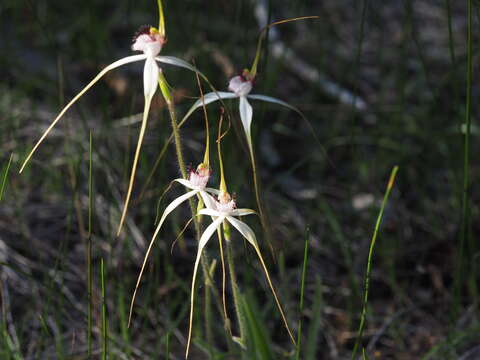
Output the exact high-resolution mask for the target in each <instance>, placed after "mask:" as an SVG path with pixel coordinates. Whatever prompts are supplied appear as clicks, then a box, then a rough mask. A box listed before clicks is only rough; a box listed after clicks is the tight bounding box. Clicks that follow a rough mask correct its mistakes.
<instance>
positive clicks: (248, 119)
mask: <svg viewBox="0 0 480 360" xmlns="http://www.w3.org/2000/svg"><path fill="white" fill-rule="evenodd" d="M252 117H253V110H252V106H251V105H250V104H249V103H248V100H247V98H246V97H245V96H242V97H240V119H241V120H242V125H243V130H244V131H245V136H246V137H247V142H248V147H249V148H250V151H251V152H252V151H253V149H252V135H251V132H250V127H251V125H252Z"/></svg>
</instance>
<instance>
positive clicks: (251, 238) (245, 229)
mask: <svg viewBox="0 0 480 360" xmlns="http://www.w3.org/2000/svg"><path fill="white" fill-rule="evenodd" d="M226 219H227V220H228V222H229V223H230V224H232V225H233V226H234V227H235V228H236V229H237V230H238V231H239V232H240V234H242V236H243V237H244V238H245V239H246V240H247V241H248V242H249V243H250V244H251V245H252V246H253V248H254V249H255V252H256V253H257V256H258V259H259V260H260V263H261V264H262V268H263V271H264V273H265V277H266V278H267V282H268V285H269V286H270V289H271V290H272V293H273V297H274V298H275V302H276V303H277V308H278V310H279V311H280V315H281V316H282V320H283V323H284V324H285V328H286V329H287V331H288V335H289V336H290V339H291V340H292V343H293V344H294V345H296V342H295V338H294V337H293V334H292V331H291V330H290V327H289V326H288V322H287V318H286V316H285V313H284V312H283V308H282V305H281V304H280V301H279V300H278V296H277V293H276V292H275V288H274V287H273V283H272V280H271V279H270V274H269V273H268V269H267V266H266V265H265V262H264V261H263V256H262V253H261V252H260V248H259V246H258V243H257V239H256V237H255V233H254V232H253V230H252V229H251V228H250V227H249V226H248V225H247V224H245V223H244V222H241V221H239V220H237V219H235V218H234V217H232V216H227V217H226Z"/></svg>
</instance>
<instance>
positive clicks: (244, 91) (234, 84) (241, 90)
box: [228, 75, 253, 97]
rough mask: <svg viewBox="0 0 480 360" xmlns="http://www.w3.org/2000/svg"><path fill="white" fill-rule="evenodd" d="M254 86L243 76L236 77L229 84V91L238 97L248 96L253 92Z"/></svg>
mask: <svg viewBox="0 0 480 360" xmlns="http://www.w3.org/2000/svg"><path fill="white" fill-rule="evenodd" d="M252 87H253V84H252V82H251V81H250V80H247V79H246V78H245V77H243V76H242V75H238V76H235V77H233V78H231V79H230V82H229V83H228V90H230V91H232V92H234V93H235V94H236V95H237V96H238V97H241V96H247V95H248V94H250V91H252Z"/></svg>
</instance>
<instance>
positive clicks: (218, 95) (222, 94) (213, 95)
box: [180, 91, 238, 123]
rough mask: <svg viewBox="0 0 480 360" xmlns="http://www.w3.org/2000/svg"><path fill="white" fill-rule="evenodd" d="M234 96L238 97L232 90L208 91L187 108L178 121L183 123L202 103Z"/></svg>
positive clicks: (206, 103)
mask: <svg viewBox="0 0 480 360" xmlns="http://www.w3.org/2000/svg"><path fill="white" fill-rule="evenodd" d="M236 97H238V96H237V95H236V94H234V93H232V92H226V91H217V92H210V93H208V94H205V95H204V96H203V100H202V99H199V100H197V101H196V102H195V103H194V104H193V105H192V107H191V108H190V109H189V110H188V112H187V113H186V114H185V116H184V117H183V119H182V121H181V122H180V123H184V122H185V121H186V120H187V119H188V118H189V117H190V115H192V114H193V112H194V111H195V110H197V109H198V108H199V107H201V106H203V105H205V106H207V105H208V104H210V103H212V102H214V101H217V100H221V99H234V98H236Z"/></svg>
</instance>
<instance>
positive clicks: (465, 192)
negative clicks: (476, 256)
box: [453, 0, 474, 318]
mask: <svg viewBox="0 0 480 360" xmlns="http://www.w3.org/2000/svg"><path fill="white" fill-rule="evenodd" d="M472 15H473V1H472V0H468V6H467V89H466V90H467V95H466V103H465V124H462V125H465V135H464V148H463V188H462V213H461V216H462V223H461V227H460V244H459V248H458V257H457V265H456V269H455V279H454V287H453V291H454V292H453V296H454V297H453V299H454V301H453V305H454V314H453V316H454V318H456V317H457V315H458V312H459V306H460V305H459V304H460V292H461V289H460V288H461V282H462V279H463V271H464V269H463V266H464V260H465V259H464V256H465V245H466V243H467V240H468V238H469V232H470V231H469V227H470V188H469V187H470V134H471V122H472V76H473V63H472V25H473V24H472V23H473V19H472V17H473V16H472ZM470 250H471V251H473V250H474V248H472V249H470Z"/></svg>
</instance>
